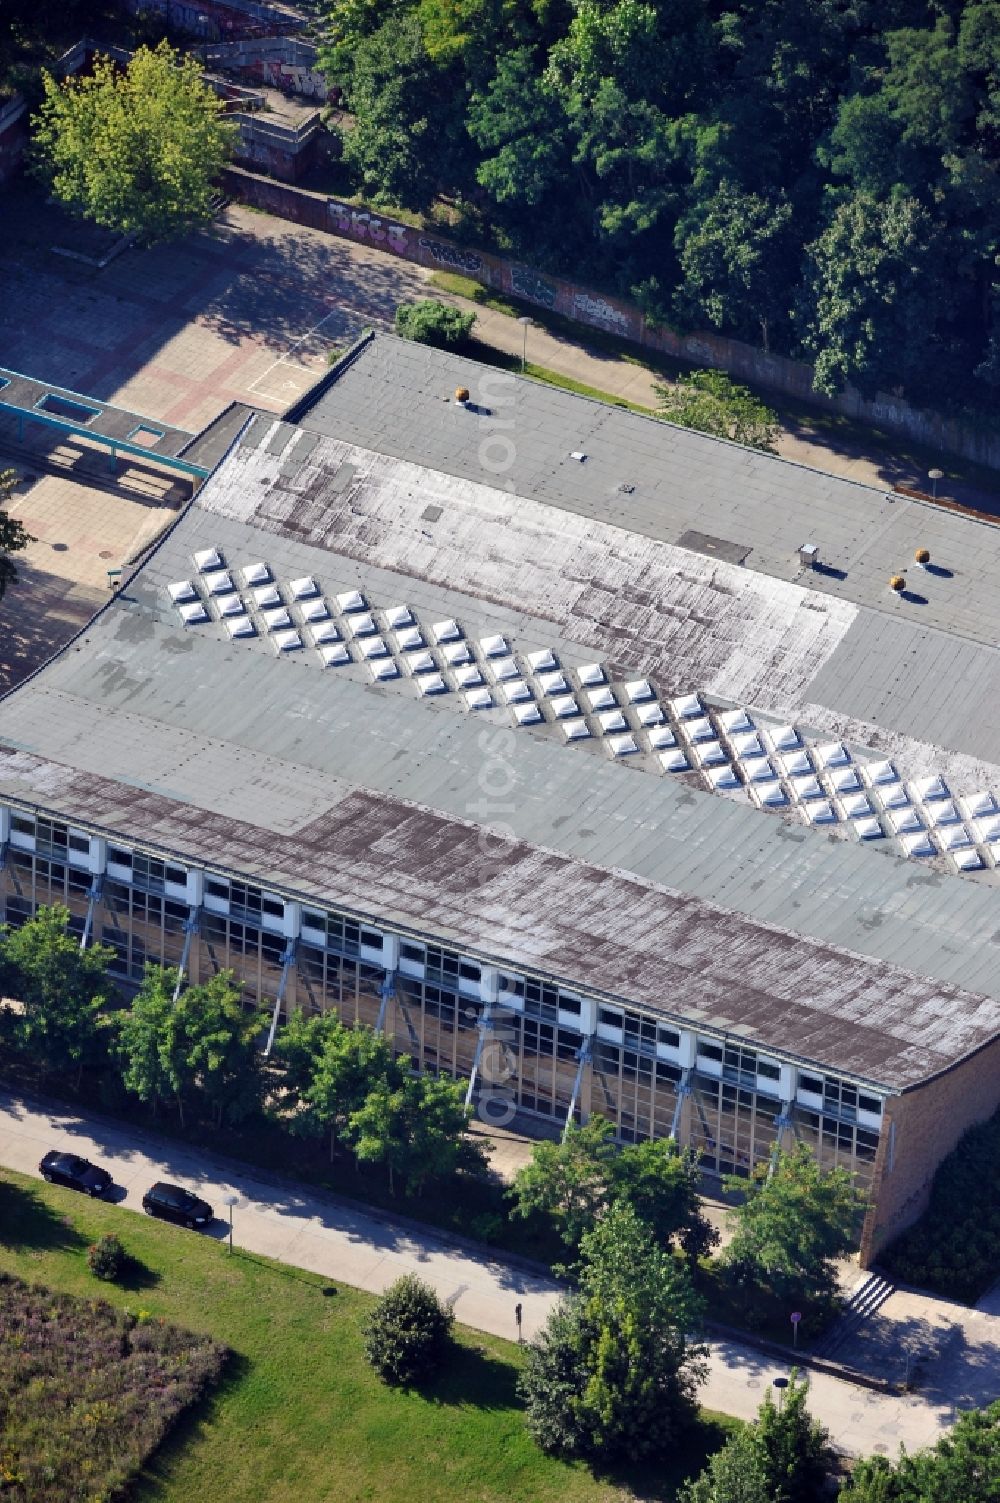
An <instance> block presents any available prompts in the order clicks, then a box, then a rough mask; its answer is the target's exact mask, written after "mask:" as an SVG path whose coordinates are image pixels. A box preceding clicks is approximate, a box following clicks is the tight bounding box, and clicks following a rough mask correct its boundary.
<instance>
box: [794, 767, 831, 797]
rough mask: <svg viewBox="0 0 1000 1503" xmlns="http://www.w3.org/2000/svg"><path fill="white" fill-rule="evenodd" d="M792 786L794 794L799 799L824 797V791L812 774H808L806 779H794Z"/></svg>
mask: <svg viewBox="0 0 1000 1503" xmlns="http://www.w3.org/2000/svg"><path fill="white" fill-rule="evenodd" d="M791 785H792V793H793V795H794V796H795V798H797V799H802V800H805V799H813V798H822V797H823V790H822V788H821V787H820V786H819V782H818V781H817V779H816V778H815V777H813V775H812V774H811V773H807V774H806V776H805V777H801V778H792V779H791Z"/></svg>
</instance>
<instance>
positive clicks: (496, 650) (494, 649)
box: [479, 637, 510, 658]
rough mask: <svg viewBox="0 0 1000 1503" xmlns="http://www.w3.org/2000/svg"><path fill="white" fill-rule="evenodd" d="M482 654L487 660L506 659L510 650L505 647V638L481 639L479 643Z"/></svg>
mask: <svg viewBox="0 0 1000 1503" xmlns="http://www.w3.org/2000/svg"><path fill="white" fill-rule="evenodd" d="M479 645H480V647H481V648H482V649H483V653H484V655H485V656H486V657H488V658H502V657H506V655H507V653H508V652H509V651H510V649H509V648H508V646H507V639H506V637H482V638H480V642H479Z"/></svg>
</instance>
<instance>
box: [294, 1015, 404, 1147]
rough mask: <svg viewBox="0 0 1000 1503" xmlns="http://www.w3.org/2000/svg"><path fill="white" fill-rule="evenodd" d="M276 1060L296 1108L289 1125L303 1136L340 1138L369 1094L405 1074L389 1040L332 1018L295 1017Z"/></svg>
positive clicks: (331, 1140) (397, 1081)
mask: <svg viewBox="0 0 1000 1503" xmlns="http://www.w3.org/2000/svg"><path fill="white" fill-rule="evenodd" d="M277 1052H278V1058H279V1060H280V1061H281V1062H282V1063H283V1064H284V1065H285V1086H286V1089H287V1090H288V1091H289V1092H290V1093H291V1099H292V1106H293V1109H292V1111H291V1113H290V1114H289V1113H288V1112H287V1111H286V1112H285V1114H284V1115H285V1120H286V1121H287V1122H288V1126H289V1127H290V1129H291V1131H292V1132H293V1133H297V1134H300V1135H301V1136H303V1137H320V1136H323V1135H324V1134H326V1133H329V1135H330V1157H331V1158H332V1157H333V1154H334V1150H335V1148H336V1145H337V1139H338V1137H339V1136H340V1135H341V1134H342V1133H343V1132H344V1131H345V1129H346V1127H347V1124H348V1122H349V1121H350V1119H351V1117H352V1116H353V1114H354V1113H355V1112H357V1111H360V1110H361V1108H362V1107H363V1106H364V1104H365V1101H366V1099H367V1098H368V1095H369V1094H370V1092H371V1091H372V1090H373V1089H374V1088H375V1087H376V1086H378V1085H380V1084H381V1083H382V1082H390V1083H392V1084H395V1085H398V1084H399V1083H401V1080H402V1071H401V1069H400V1067H399V1065H398V1064H397V1063H396V1061H395V1060H394V1058H393V1054H392V1049H391V1047H390V1045H389V1043H388V1042H387V1041H386V1039H385V1038H384V1037H383V1036H382V1035H381V1034H377V1033H375V1032H374V1031H373V1030H372V1029H370V1028H364V1027H358V1028H350V1027H348V1026H347V1024H346V1023H342V1022H341V1021H340V1019H339V1018H338V1017H337V1016H336V1015H335V1014H333V1013H320V1014H318V1015H315V1016H313V1017H310V1018H305V1017H303V1015H302V1014H301V1013H293V1015H292V1017H291V1018H290V1019H289V1021H288V1023H287V1025H286V1026H285V1027H284V1028H283V1029H282V1030H281V1032H280V1033H279V1035H278V1047H277Z"/></svg>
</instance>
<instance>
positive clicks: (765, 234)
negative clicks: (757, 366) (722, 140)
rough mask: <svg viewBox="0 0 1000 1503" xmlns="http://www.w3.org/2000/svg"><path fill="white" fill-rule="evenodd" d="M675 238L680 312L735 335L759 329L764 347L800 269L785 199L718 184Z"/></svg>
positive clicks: (784, 313) (784, 309)
mask: <svg viewBox="0 0 1000 1503" xmlns="http://www.w3.org/2000/svg"><path fill="white" fill-rule="evenodd" d="M675 241H676V244H677V251H678V258H679V260H680V266H681V271H682V273H683V277H684V280H683V282H682V284H681V287H680V289H679V291H678V295H677V307H678V310H679V311H680V312H681V313H682V315H684V316H685V317H686V318H688V319H691V320H693V321H694V322H695V323H700V322H701V321H703V320H705V319H707V320H708V322H709V323H711V324H713V325H714V326H715V328H717V329H728V330H730V331H731V332H733V333H735V334H742V335H746V334H748V333H750V332H751V331H753V332H756V333H759V334H760V339H761V343H762V344H763V346H764V349H765V350H769V349H770V348H771V331H772V330H773V329H774V328H775V326H776V325H778V324H781V323H782V322H783V321H785V320H786V319H787V317H788V311H789V306H790V302H791V291H792V287H793V284H794V280H795V274H796V271H797V260H798V257H797V254H796V247H795V241H794V236H793V232H792V205H791V203H790V202H789V201H788V199H787V198H786V197H785V196H784V195H777V196H774V197H765V196H763V195H762V194H759V193H747V192H745V191H744V190H743V189H741V188H740V187H738V186H737V185H736V184H735V183H732V182H728V181H727V182H722V183H720V184H719V186H718V188H717V189H716V190H715V192H714V193H713V194H712V195H711V197H709V198H707V199H705V200H704V201H703V202H697V203H696V204H695V205H694V206H693V207H692V208H691V209H690V210H689V211H688V213H687V214H686V215H685V216H684V217H683V218H682V219H681V220H680V222H679V223H678V226H677V231H676V235H675Z"/></svg>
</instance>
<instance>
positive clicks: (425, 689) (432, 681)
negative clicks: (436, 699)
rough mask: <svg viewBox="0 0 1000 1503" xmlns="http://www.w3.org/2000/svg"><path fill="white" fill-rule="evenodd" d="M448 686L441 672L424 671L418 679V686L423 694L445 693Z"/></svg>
mask: <svg viewBox="0 0 1000 1503" xmlns="http://www.w3.org/2000/svg"><path fill="white" fill-rule="evenodd" d="M447 687H448V686H447V684H446V683H445V681H444V679H443V678H442V677H441V675H440V673H423V674H421V676H420V677H419V678H418V679H417V688H418V689H419V690H420V692H421V694H425V695H426V694H444V692H445V690H446V689H447Z"/></svg>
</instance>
